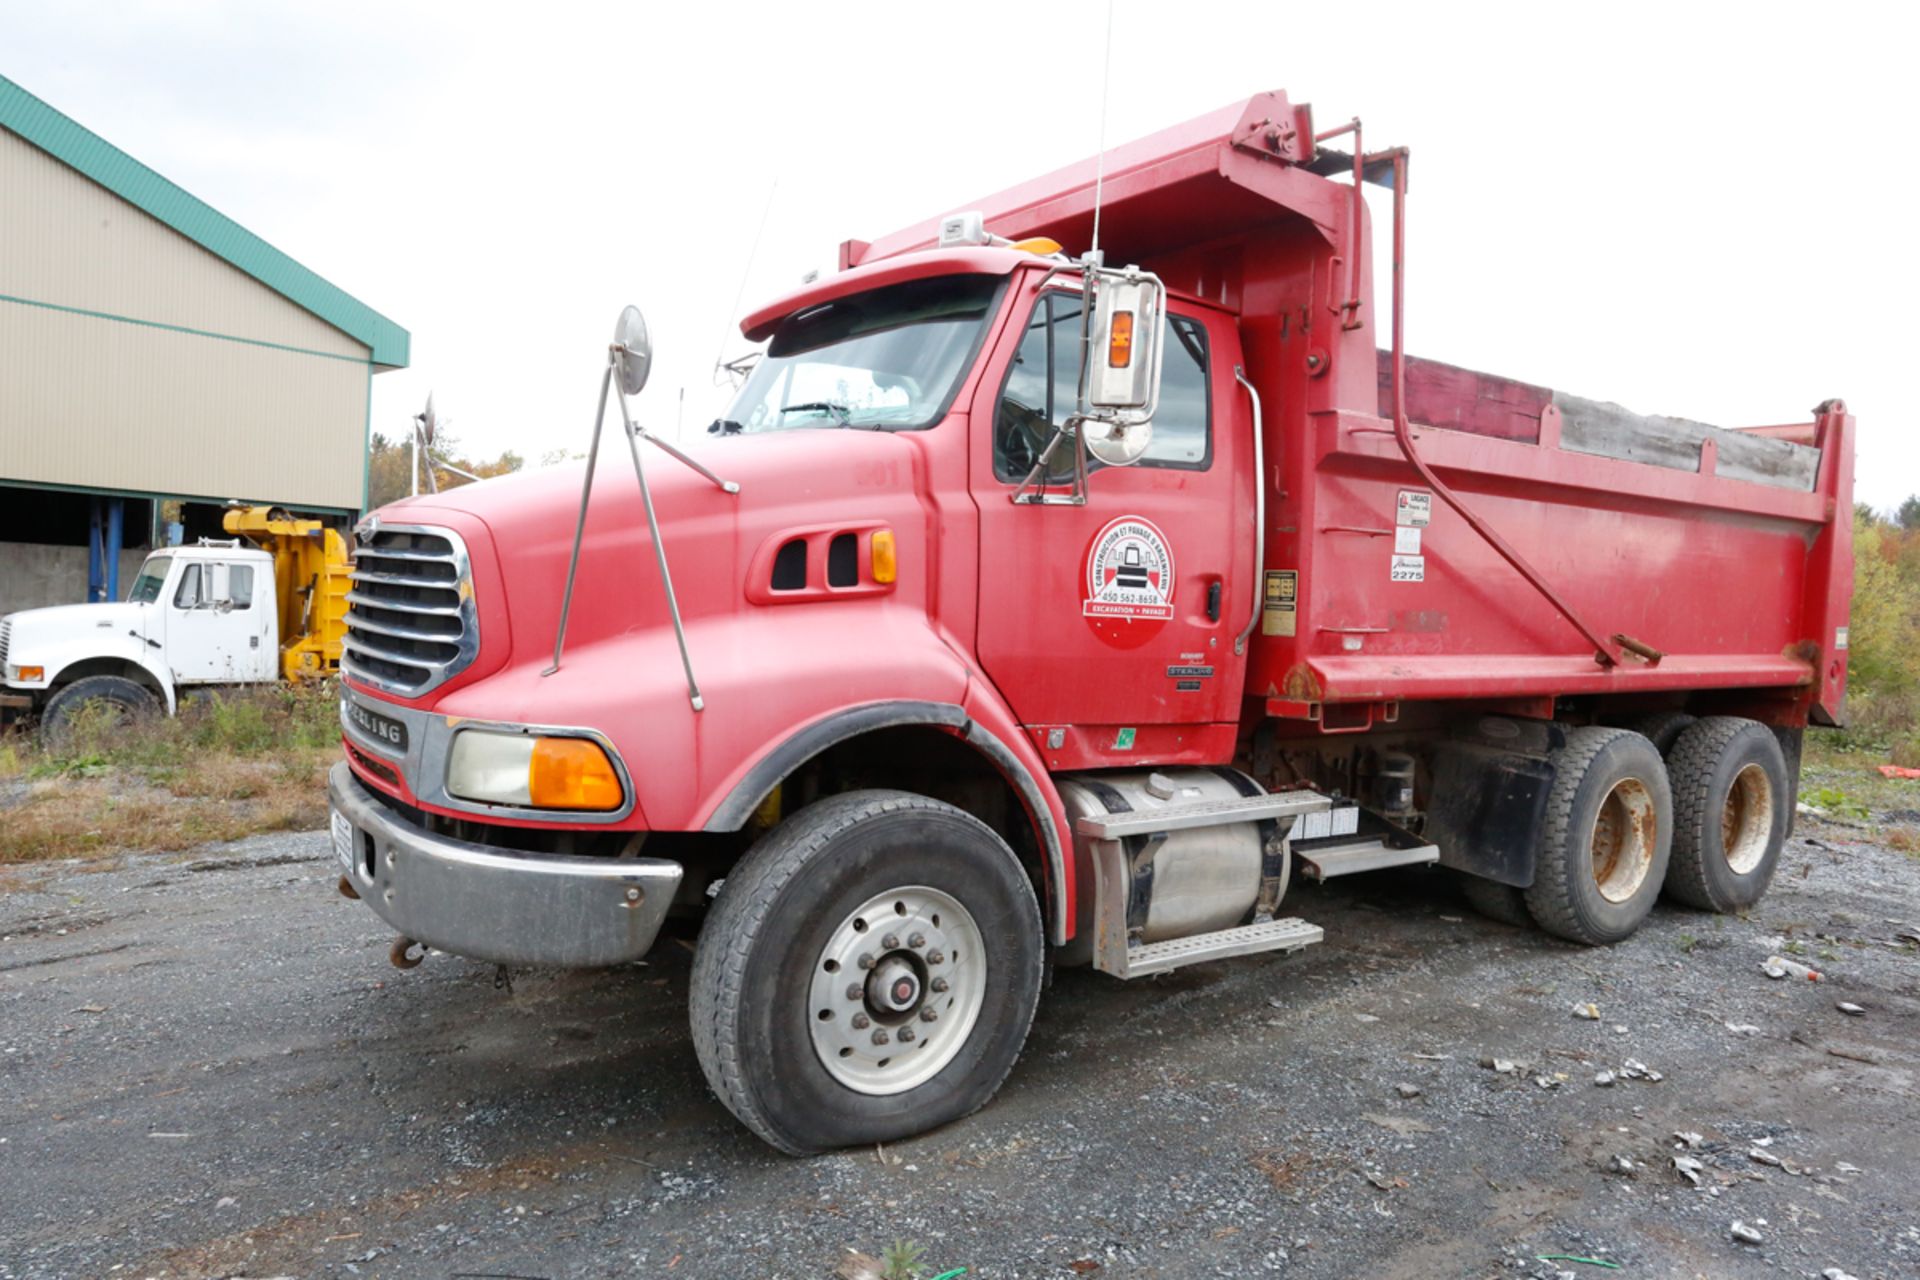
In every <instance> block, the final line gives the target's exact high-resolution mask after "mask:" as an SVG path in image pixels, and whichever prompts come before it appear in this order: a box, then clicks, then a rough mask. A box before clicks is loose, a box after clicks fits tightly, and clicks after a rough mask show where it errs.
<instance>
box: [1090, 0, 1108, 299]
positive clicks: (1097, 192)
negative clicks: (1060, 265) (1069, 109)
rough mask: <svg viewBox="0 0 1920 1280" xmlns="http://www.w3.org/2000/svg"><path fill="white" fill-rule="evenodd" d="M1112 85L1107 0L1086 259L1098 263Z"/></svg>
mask: <svg viewBox="0 0 1920 1280" xmlns="http://www.w3.org/2000/svg"><path fill="white" fill-rule="evenodd" d="M1112 83H1113V0H1107V47H1106V53H1105V56H1104V58H1103V59H1102V61H1101V66H1100V149H1099V150H1098V151H1095V152H1094V153H1093V245H1092V247H1091V248H1089V249H1088V250H1087V257H1088V258H1089V259H1091V260H1092V261H1094V262H1098V261H1100V197H1101V195H1102V193H1103V192H1102V189H1103V187H1104V186H1105V183H1106V177H1107V89H1108V87H1109V86H1110V85H1111V84H1112Z"/></svg>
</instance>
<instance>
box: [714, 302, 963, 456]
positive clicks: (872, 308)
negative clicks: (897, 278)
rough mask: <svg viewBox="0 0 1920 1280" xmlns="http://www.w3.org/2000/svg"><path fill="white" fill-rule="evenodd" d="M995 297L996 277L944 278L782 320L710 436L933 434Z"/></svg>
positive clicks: (827, 306)
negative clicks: (826, 431) (922, 430)
mask: <svg viewBox="0 0 1920 1280" xmlns="http://www.w3.org/2000/svg"><path fill="white" fill-rule="evenodd" d="M999 289H1000V280H999V278H998V277H996V276H940V277H936V278H934V279H931V280H913V281H909V282H908V283H906V284H896V285H889V286H888V287H886V288H884V289H874V290H871V291H869V292H867V293H858V294H854V295H853V296H851V297H847V298H836V299H835V300H833V301H832V302H827V303H822V304H821V305H820V306H817V307H812V308H809V309H808V310H806V311H801V312H797V313H795V314H794V315H791V316H788V317H787V318H786V319H785V320H783V321H781V322H780V327H779V328H778V329H776V330H774V333H773V340H772V341H771V342H769V343H768V344H767V354H766V356H765V357H764V358H763V359H762V360H761V361H760V363H759V364H757V365H756V366H755V367H754V370H753V373H752V374H751V375H749V377H748V378H747V383H746V385H745V386H743V387H742V388H740V394H739V395H738V396H736V397H735V398H734V402H733V407H732V408H730V409H728V410H727V416H726V417H725V418H722V419H720V420H719V421H718V422H715V423H714V424H713V425H712V426H711V427H709V428H708V430H709V431H714V432H719V433H732V432H736V431H780V430H784V429H787V428H792V427H862V428H867V429H869V430H881V429H896V428H909V429H910V428H915V427H927V426H931V425H933V424H934V423H935V422H937V421H938V420H939V419H940V417H941V415H942V414H944V413H945V412H946V410H947V405H948V404H949V403H950V402H951V401H952V399H953V394H954V392H955V390H956V389H958V387H959V385H960V380H961V378H962V377H963V376H965V374H966V371H967V366H968V365H969V364H971V363H972V361H973V356H974V353H975V351H977V350H978V348H979V346H980V337H981V334H982V333H983V332H984V330H985V328H986V319H987V315H988V313H989V312H990V311H991V310H992V309H993V301H994V298H995V296H996V295H997V294H998V292H999Z"/></svg>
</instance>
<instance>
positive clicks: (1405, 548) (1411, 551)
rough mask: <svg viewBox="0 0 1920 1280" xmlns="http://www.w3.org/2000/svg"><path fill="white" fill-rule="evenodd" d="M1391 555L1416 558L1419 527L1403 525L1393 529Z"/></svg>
mask: <svg viewBox="0 0 1920 1280" xmlns="http://www.w3.org/2000/svg"><path fill="white" fill-rule="evenodd" d="M1393 554H1395V555H1397V556H1417V555H1419V554H1420V526H1419V525H1417V524H1403V525H1398V526H1396V527H1395V528H1394V531H1393Z"/></svg>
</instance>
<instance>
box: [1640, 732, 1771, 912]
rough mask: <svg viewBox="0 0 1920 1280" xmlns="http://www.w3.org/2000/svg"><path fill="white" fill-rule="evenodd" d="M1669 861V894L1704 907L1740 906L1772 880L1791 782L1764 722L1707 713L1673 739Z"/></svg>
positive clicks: (1759, 894)
mask: <svg viewBox="0 0 1920 1280" xmlns="http://www.w3.org/2000/svg"><path fill="white" fill-rule="evenodd" d="M1669 768H1670V770H1671V772H1672V775H1673V806H1674V837H1673V861H1672V864H1671V865H1670V866H1669V867H1668V868H1667V876H1666V889H1667V896H1668V897H1670V898H1672V899H1673V900H1674V901H1676V902H1682V903H1685V904H1686V905H1687V906H1690V907H1698V908H1700V909H1701V910H1703V911H1721V912H1728V911H1738V910H1741V909H1742V908H1744V907H1750V906H1752V905H1753V904H1754V903H1756V902H1758V901H1760V899H1761V897H1762V896H1763V895H1764V894H1765V893H1766V891H1767V887H1768V886H1769V885H1770V884H1772V883H1773V872H1774V868H1775V867H1777V866H1778V865H1779V862H1780V850H1781V847H1782V846H1783V845H1785V843H1786V839H1787V826H1788V823H1789V822H1790V821H1791V818H1792V814H1791V813H1790V812H1789V809H1790V808H1791V804H1792V795H1793V789H1792V786H1791V785H1790V779H1789V778H1788V777H1787V762H1786V757H1785V755H1784V754H1783V753H1782V752H1781V750H1780V742H1779V739H1777V738H1776V737H1774V735H1773V731H1772V730H1771V729H1769V728H1767V727H1766V726H1765V725H1763V724H1760V723H1758V722H1756V721H1753V720H1742V719H1738V718H1736V717H1733V716H1712V717H1709V718H1707V719H1705V720H1701V721H1699V722H1698V723H1696V724H1694V725H1693V726H1692V727H1690V728H1689V729H1687V731H1686V732H1684V733H1682V734H1681V735H1680V737H1679V740H1678V741H1677V742H1675V743H1674V746H1673V755H1672V759H1671V760H1670V761H1669Z"/></svg>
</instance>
